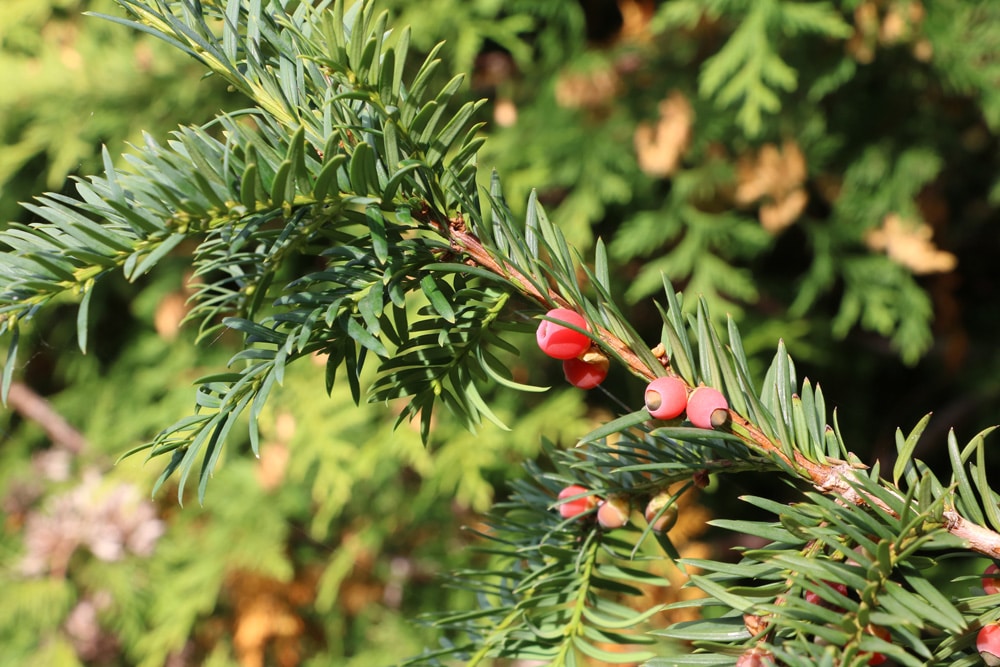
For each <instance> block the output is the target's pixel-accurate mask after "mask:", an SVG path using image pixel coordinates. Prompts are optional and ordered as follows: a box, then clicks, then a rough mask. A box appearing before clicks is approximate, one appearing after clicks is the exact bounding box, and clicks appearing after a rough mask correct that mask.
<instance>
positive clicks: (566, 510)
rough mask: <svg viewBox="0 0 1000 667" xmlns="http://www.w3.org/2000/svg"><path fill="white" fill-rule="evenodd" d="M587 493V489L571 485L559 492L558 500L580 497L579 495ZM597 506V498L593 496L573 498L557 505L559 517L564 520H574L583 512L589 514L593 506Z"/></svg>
mask: <svg viewBox="0 0 1000 667" xmlns="http://www.w3.org/2000/svg"><path fill="white" fill-rule="evenodd" d="M584 493H587V489H585V488H584V487H582V486H580V485H579V484H571V485H570V486H567V487H566V488H565V489H563V490H562V491H560V492H559V500H563V499H565V498H573V496H580V495H581V494H584ZM596 504H597V498H595V497H594V496H583V497H581V498H573V500H568V501H566V502H564V503H562V504H561V505H559V516H561V517H562V518H564V519H575V518H576V517H578V516H580V515H581V514H583V513H585V512H589V511H590V510H591V509H593V507H594V505H596Z"/></svg>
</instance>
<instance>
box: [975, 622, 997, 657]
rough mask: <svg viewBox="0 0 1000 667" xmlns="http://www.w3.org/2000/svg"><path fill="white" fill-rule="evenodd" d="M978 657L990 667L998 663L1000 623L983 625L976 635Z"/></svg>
mask: <svg viewBox="0 0 1000 667" xmlns="http://www.w3.org/2000/svg"><path fill="white" fill-rule="evenodd" d="M976 650H977V651H979V657H981V658H982V659H983V662H984V663H986V664H987V665H989V666H990V667H997V665H1000V623H990V624H989V625H984V626H983V627H982V629H981V630H980V631H979V634H978V635H976Z"/></svg>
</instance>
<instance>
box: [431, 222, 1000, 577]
mask: <svg viewBox="0 0 1000 667" xmlns="http://www.w3.org/2000/svg"><path fill="white" fill-rule="evenodd" d="M427 222H429V223H430V224H432V225H433V226H434V227H435V228H436V229H437V230H438V231H439V232H441V233H444V234H446V235H447V237H448V238H449V240H450V242H451V245H452V248H453V250H455V251H456V252H458V253H461V254H464V255H465V256H466V257H468V259H469V260H470V261H471V262H473V263H474V264H475V265H477V266H479V267H481V268H484V269H486V270H488V271H490V272H492V273H494V274H496V275H498V276H500V277H501V278H503V279H505V280H507V281H508V282H509V283H510V284H511V285H513V286H515V287H516V288H518V289H519V290H520V291H521V293H522V295H523V296H526V297H528V298H529V299H532V300H533V301H535V302H536V303H538V304H539V305H540V306H542V307H543V308H548V307H549V306H550V305H551V304H553V303H554V304H556V305H558V306H560V307H569V308H572V307H573V304H571V303H569V302H568V301H567V300H566V299H565V298H563V297H562V295H560V294H558V293H556V292H555V291H553V290H551V289H550V290H548V291H547V293H546V294H542V293H541V292H539V291H538V289H537V288H536V287H535V286H534V285H533V284H532V282H531V281H530V280H528V279H527V277H525V275H524V274H523V273H522V272H521V271H520V270H518V269H517V268H516V267H514V266H512V265H511V264H510V263H509V262H506V261H503V260H497V259H496V258H494V257H493V255H492V254H491V253H490V252H489V251H488V250H487V249H486V247H485V246H484V245H483V243H482V241H480V240H479V238H478V237H477V236H476V235H475V234H473V233H471V232H469V231H468V230H467V229H466V227H465V223H464V221H462V220H461V219H460V218H459V219H455V220H452V221H451V222H450V224H449V225H448V226H447V228H445V227H444V225H442V224H441V223H439V222H437V221H435V220H433V219H428V220H427ZM594 333H595V334H596V335H597V337H598V338H600V340H601V342H602V343H603V344H605V345H607V346H608V347H609V348H610V349H612V350H614V351H615V352H616V353H617V354H618V355H619V356H620V357H621V358H622V359H623V360H624V361H625V362H626V363H627V364H628V366H629V369H630V370H631V371H632V372H633V373H634V374H635V375H637V376H639V377H643V378H646V379H649V380H652V379H653V378H655V377H656V374H655V373H654V372H653V370H652V369H650V368H649V367H648V366H647V365H646V363H645V362H644V361H642V360H641V359H640V358H639V356H638V355H636V354H635V352H633V351H632V349H631V348H630V347H629V345H628V344H627V343H626V342H625V341H623V340H621V338H619V337H618V336H616V335H615V334H613V333H612V332H611V331H609V330H608V329H606V328H604V327H601V326H597V327H595V331H594ZM654 356H656V357H657V359H660V360H661V361H662V362H664V367H666V368H668V370H669V363H668V360H667V359H666V357H665V355H660V354H656V348H654ZM720 412H721V411H720ZM720 421H722V420H720ZM722 426H724V427H725V428H726V430H727V431H728V432H730V433H732V434H733V435H735V436H736V437H738V438H739V439H740V440H742V441H743V442H745V443H746V444H747V445H748V446H750V447H751V448H753V449H757V450H761V451H763V452H765V453H767V454H770V455H772V456H775V457H777V458H778V459H780V460H781V461H782V462H783V463H785V464H786V465H788V466H789V467H792V468H793V469H797V470H799V471H801V473H802V475H803V477H804V478H806V479H808V481H810V482H811V483H812V485H813V486H814V488H816V489H817V490H819V491H821V492H823V493H826V494H834V495H837V496H838V497H840V498H842V499H844V500H845V501H847V502H850V503H853V504H855V505H859V506H865V505H869V506H877V507H878V508H879V509H880V510H883V511H885V512H887V513H888V514H890V515H892V516H895V517H898V513H897V512H895V511H894V510H892V509H891V508H890V507H889V506H888V505H886V503H885V502H884V501H882V500H880V499H878V498H875V497H872V496H870V495H868V494H863V493H859V492H858V491H857V489H856V488H855V487H854V486H852V485H851V483H850V476H851V475H853V474H854V472H853V471H855V470H857V469H858V466H856V465H852V464H850V463H847V462H845V461H840V460H834V459H827V461H826V462H817V461H812V460H810V459H809V458H807V457H806V456H805V455H804V454H802V453H801V452H799V451H795V452H793V456H792V457H791V458H790V457H789V456H788V455H787V454H786V453H785V452H784V450H783V449H782V447H781V443H780V442H776V441H774V440H772V439H770V438H768V437H767V436H766V435H765V434H764V433H763V432H761V430H760V429H759V428H757V426H756V425H754V424H753V423H751V422H750V421H748V420H747V419H746V418H744V417H743V416H741V415H739V414H737V413H736V412H734V411H733V410H731V409H730V410H727V411H726V419H725V420H724V421H722V423H721V424H720V427H722ZM733 426H736V428H733ZM888 490H889V491H892V492H894V493H897V494H898V489H896V488H895V487H892V488H889V489H888ZM943 526H944V528H945V529H946V530H947V531H948V532H949V533H951V534H952V535H954V536H956V537H958V538H960V539H963V540H965V541H966V542H968V544H969V548H970V549H971V550H972V551H976V552H978V553H981V554H983V555H985V556H989V557H990V558H998V557H1000V533H997V532H996V531H993V530H990V529H989V528H987V527H985V526H981V525H979V524H976V523H974V522H972V521H969V520H968V519H966V518H965V517H963V516H961V515H960V514H958V512H956V511H955V510H953V509H950V510H947V511H945V512H944V521H943Z"/></svg>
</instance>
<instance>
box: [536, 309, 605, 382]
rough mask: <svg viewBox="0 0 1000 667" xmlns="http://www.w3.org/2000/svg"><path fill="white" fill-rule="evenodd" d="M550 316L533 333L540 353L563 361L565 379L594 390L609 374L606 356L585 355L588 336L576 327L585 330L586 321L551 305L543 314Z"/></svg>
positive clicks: (573, 313)
mask: <svg viewBox="0 0 1000 667" xmlns="http://www.w3.org/2000/svg"><path fill="white" fill-rule="evenodd" d="M545 317H547V318H550V319H545V320H542V321H541V323H539V325H538V331H537V332H535V339H536V340H537V341H538V347H539V348H541V350H542V352H544V353H545V354H547V355H549V356H550V357H552V358H553V359H562V360H563V374H564V375H565V376H566V381H567V382H569V383H570V384H571V385H573V386H574V387H579V388H580V389H593V388H594V387H596V386H597V385H599V384H601V383H602V382H604V378H606V377H607V376H608V359H607V357H604V356H603V355H600V354H598V355H594V356H595V358H594V359H589V358H584V357H585V355H586V353H587V350H589V349H590V338H589V337H588V336H587V335H586V334H584V333H581V332H580V331H577V330H576V329H573V328H570V327H569V326H566V325H572V326H573V327H576V328H577V329H582V330H584V331H588V330H589V329H588V327H587V320H585V319H583V316H582V315H580V313H577V312H576V311H573V310H570V309H569V308H553V309H552V310H550V311H549V312H547V313H545Z"/></svg>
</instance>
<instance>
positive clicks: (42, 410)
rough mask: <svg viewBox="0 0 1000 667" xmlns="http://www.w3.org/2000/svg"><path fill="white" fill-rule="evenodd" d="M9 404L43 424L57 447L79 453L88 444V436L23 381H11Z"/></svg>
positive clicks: (31, 419)
mask: <svg viewBox="0 0 1000 667" xmlns="http://www.w3.org/2000/svg"><path fill="white" fill-rule="evenodd" d="M7 404H8V405H9V406H10V407H11V408H12V409H13V410H14V411H15V412H17V413H19V414H20V415H21V416H22V417H24V418H25V419H27V420H28V421H33V422H35V423H36V424H38V425H39V426H41V427H42V429H43V430H44V431H45V434H46V435H48V436H49V439H50V440H51V441H52V444H54V445H56V446H57V447H61V448H62V449H65V450H67V451H69V452H72V453H73V454H79V453H80V452H82V451H83V450H84V448H85V447H86V446H87V440H86V438H84V437H83V435H81V433H80V432H79V431H77V430H76V429H75V428H73V427H72V426H71V425H70V423H69V422H68V421H66V419H65V418H63V416H62V415H60V414H59V413H58V412H56V410H55V408H53V407H52V404H51V403H49V402H48V401H46V400H45V399H44V398H42V397H41V396H39V395H38V394H37V393H35V391H33V390H32V389H31V388H30V387H28V385H26V384H24V383H23V382H12V383H11V385H10V391H9V393H8V394H7Z"/></svg>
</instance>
